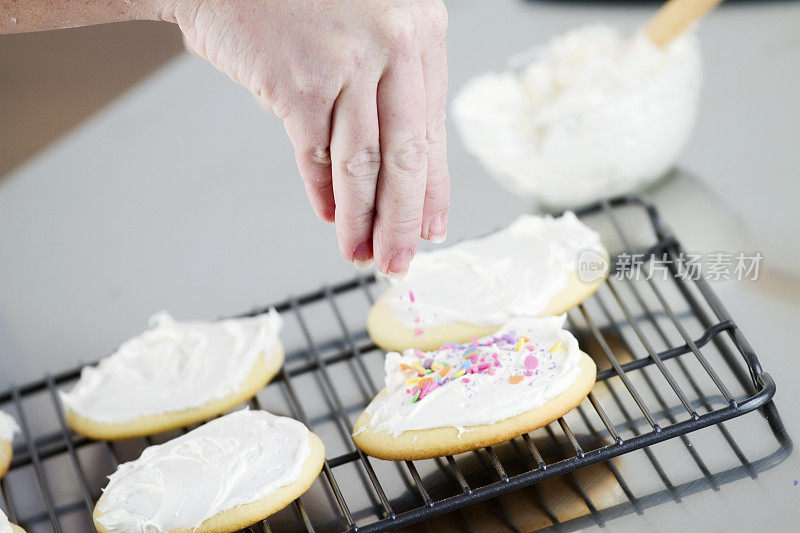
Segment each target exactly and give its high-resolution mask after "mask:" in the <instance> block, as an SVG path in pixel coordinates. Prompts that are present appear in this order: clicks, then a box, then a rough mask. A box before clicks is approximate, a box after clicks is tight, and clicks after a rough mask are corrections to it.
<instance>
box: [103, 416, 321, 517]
mask: <svg viewBox="0 0 800 533" xmlns="http://www.w3.org/2000/svg"><path fill="white" fill-rule="evenodd" d="M324 456H325V449H324V446H323V444H322V441H321V440H320V439H319V438H318V437H317V436H316V435H314V434H313V433H311V432H310V431H308V429H307V428H306V427H305V426H304V425H303V424H301V423H300V422H298V421H296V420H293V419H291V418H286V417H279V416H275V415H273V414H270V413H268V412H266V411H248V410H243V411H237V412H235V413H231V414H229V415H226V416H224V417H221V418H219V419H216V420H213V421H211V422H209V423H208V424H205V425H203V426H201V427H199V428H197V429H195V430H193V431H190V432H189V433H187V434H185V435H182V436H180V437H178V438H176V439H173V440H171V441H169V442H167V443H165V444H161V445H158V446H150V447H148V448H147V449H145V450H144V452H142V455H141V457H140V458H139V459H137V460H135V461H132V462H129V463H125V464H123V465H120V467H119V468H118V469H117V471H116V472H115V473H114V474H112V475H111V476H110V477H109V483H108V486H107V487H106V488H105V489H104V491H103V495H102V496H101V497H100V500H99V501H98V502H97V506H96V507H95V511H94V521H95V526H96V527H97V530H98V531H99V532H101V533H116V532H120V533H121V532H128V531H153V532H156V531H158V532H171V533H182V532H187V533H188V532H198V533H201V532H212V531H213V532H228V531H238V530H240V529H242V528H244V527H247V526H248V525H251V524H253V523H255V522H258V521H259V520H262V519H263V518H266V517H267V516H269V515H270V514H273V513H275V512H277V511H279V510H280V509H282V508H284V507H285V506H286V505H288V504H289V503H291V502H292V501H293V500H294V499H295V498H297V497H298V496H300V495H301V494H302V493H303V492H305V491H306V490H307V489H308V488H309V487H310V486H311V484H312V483H313V481H314V479H316V477H317V475H318V474H319V472H320V470H321V469H322V463H323V461H324Z"/></svg>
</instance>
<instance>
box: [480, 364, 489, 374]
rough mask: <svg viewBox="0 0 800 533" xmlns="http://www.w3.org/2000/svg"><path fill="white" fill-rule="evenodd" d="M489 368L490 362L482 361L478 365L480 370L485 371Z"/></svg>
mask: <svg viewBox="0 0 800 533" xmlns="http://www.w3.org/2000/svg"><path fill="white" fill-rule="evenodd" d="M487 368H489V363H481V364H479V365H478V372H483V371H484V370H486V369H487Z"/></svg>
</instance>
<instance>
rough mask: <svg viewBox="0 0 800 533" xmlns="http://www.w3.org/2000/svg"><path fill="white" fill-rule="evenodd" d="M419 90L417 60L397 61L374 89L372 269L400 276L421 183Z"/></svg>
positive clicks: (414, 237)
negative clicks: (377, 155) (376, 161)
mask: <svg viewBox="0 0 800 533" xmlns="http://www.w3.org/2000/svg"><path fill="white" fill-rule="evenodd" d="M425 98H426V96H425V84H424V81H423V72H422V63H421V61H420V59H419V55H418V54H411V55H405V56H398V57H396V58H395V62H394V63H393V64H392V65H391V66H390V67H389V69H388V70H387V71H386V73H385V74H384V75H383V77H382V78H381V81H380V83H379V84H378V119H379V121H380V149H381V168H380V173H379V177H378V188H377V193H376V199H375V202H376V206H375V207H376V216H375V227H374V230H373V247H374V252H375V264H376V265H377V267H378V269H379V270H381V271H382V272H385V273H387V274H389V275H394V276H402V275H403V274H405V272H406V271H407V270H408V265H409V262H410V261H411V258H412V257H413V256H414V253H415V252H416V249H417V242H418V240H419V236H420V232H421V230H422V208H423V201H424V198H425V183H426V180H427V159H428V157H427V152H428V143H427V140H426V113H425Z"/></svg>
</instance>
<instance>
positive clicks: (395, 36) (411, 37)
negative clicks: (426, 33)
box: [379, 6, 417, 49]
mask: <svg viewBox="0 0 800 533" xmlns="http://www.w3.org/2000/svg"><path fill="white" fill-rule="evenodd" d="M379 30H380V32H381V34H382V35H383V37H384V39H386V40H387V41H388V42H389V44H390V46H391V47H393V48H395V49H407V48H409V47H411V46H412V45H413V43H414V42H415V40H416V36H417V25H416V21H415V20H414V17H413V15H412V14H411V12H410V11H409V9H408V8H406V7H400V6H394V7H391V8H388V9H386V10H385V11H384V13H383V18H382V19H381V22H380V24H379Z"/></svg>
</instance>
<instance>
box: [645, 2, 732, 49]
mask: <svg viewBox="0 0 800 533" xmlns="http://www.w3.org/2000/svg"><path fill="white" fill-rule="evenodd" d="M721 2H722V0H669V1H668V2H667V3H665V4H664V5H662V6H661V8H660V9H659V10H658V11H656V14H655V15H653V17H652V18H651V19H650V21H649V22H648V23H647V26H646V27H645V30H644V33H645V35H647V37H648V38H649V39H650V40H651V41H653V42H654V43H655V44H656V45H657V46H659V47H661V48H664V47H665V46H667V45H668V44H669V43H670V42H672V40H673V39H674V38H675V37H677V36H678V35H680V34H681V33H683V31H684V30H685V29H686V28H687V27H688V26H689V24H691V23H692V22H694V21H695V20H698V19H700V18H702V17H703V16H704V15H705V14H706V13H708V12H709V11H711V10H712V9H714V7H716V5H717V4H719V3H721Z"/></svg>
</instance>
